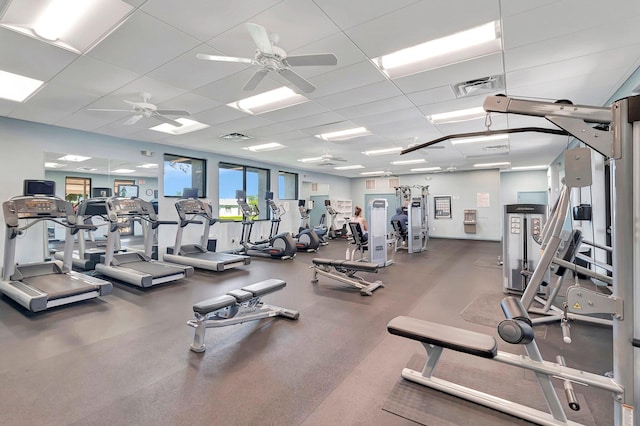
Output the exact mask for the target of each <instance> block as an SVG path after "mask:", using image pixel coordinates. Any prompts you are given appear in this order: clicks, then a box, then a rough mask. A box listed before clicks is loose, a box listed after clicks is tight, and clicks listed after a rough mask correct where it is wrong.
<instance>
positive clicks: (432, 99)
mask: <svg viewBox="0 0 640 426" xmlns="http://www.w3.org/2000/svg"><path fill="white" fill-rule="evenodd" d="M407 97H408V98H409V99H410V100H411V101H412V102H413V103H414V104H416V105H417V106H421V105H430V104H435V103H439V102H446V101H453V100H455V99H456V96H455V94H454V93H453V88H452V87H451V86H450V85H448V86H440V87H435V88H433V89H427V90H421V91H419V92H413V93H409V94H408V95H407Z"/></svg>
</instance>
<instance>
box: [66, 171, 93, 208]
mask: <svg viewBox="0 0 640 426" xmlns="http://www.w3.org/2000/svg"><path fill="white" fill-rule="evenodd" d="M89 194H91V178H83V177H68V176H67V177H65V178H64V199H65V200H67V201H69V202H70V203H71V204H73V205H74V206H77V205H78V203H79V202H81V201H83V200H86V199H87V198H89Z"/></svg>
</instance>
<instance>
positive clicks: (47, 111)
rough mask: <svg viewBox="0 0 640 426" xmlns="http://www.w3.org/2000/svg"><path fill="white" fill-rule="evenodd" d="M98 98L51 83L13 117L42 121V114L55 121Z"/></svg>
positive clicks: (13, 113)
mask: <svg viewBox="0 0 640 426" xmlns="http://www.w3.org/2000/svg"><path fill="white" fill-rule="evenodd" d="M96 99H97V97H96V96H92V95H91V94H89V93H86V92H83V91H80V90H74V89H70V88H68V87H62V86H57V85H55V84H52V83H49V84H47V85H45V86H44V87H43V88H42V89H41V90H39V91H38V92H37V93H36V94H35V95H34V96H33V97H31V99H29V101H28V102H27V103H24V104H21V105H20V106H19V107H17V108H15V109H14V110H13V112H12V113H11V117H14V118H21V119H25V120H32V121H40V118H41V114H42V116H44V117H46V119H47V122H49V123H51V122H55V121H57V120H58V119H60V118H62V117H64V116H67V115H69V112H70V111H77V110H79V109H82V108H83V107H84V106H86V105H88V104H90V103H92V102H93V101H95V100H96Z"/></svg>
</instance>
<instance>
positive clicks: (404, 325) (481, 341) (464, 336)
mask: <svg viewBox="0 0 640 426" xmlns="http://www.w3.org/2000/svg"><path fill="white" fill-rule="evenodd" d="M387 330H388V331H389V333H391V334H395V335H396V336H402V337H406V338H409V339H413V340H417V341H419V342H422V343H429V344H432V345H435V346H441V347H443V348H447V349H451V350H454V351H457V352H464V353H468V354H471V355H475V356H479V357H482V358H494V357H495V356H496V353H497V350H498V344H497V343H496V339H494V338H493V336H489V335H488V334H482V333H476V332H475V331H470V330H464V329H462V328H457V327H450V326H448V325H444V324H437V323H434V322H429V321H423V320H420V319H416V318H410V317H405V316H400V317H396V318H394V319H392V320H391V321H389V324H387Z"/></svg>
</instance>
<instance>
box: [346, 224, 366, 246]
mask: <svg viewBox="0 0 640 426" xmlns="http://www.w3.org/2000/svg"><path fill="white" fill-rule="evenodd" d="M349 229H350V230H351V235H352V236H353V242H354V243H355V244H356V245H359V246H362V245H364V244H366V242H364V232H363V231H362V227H361V226H360V222H349Z"/></svg>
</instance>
